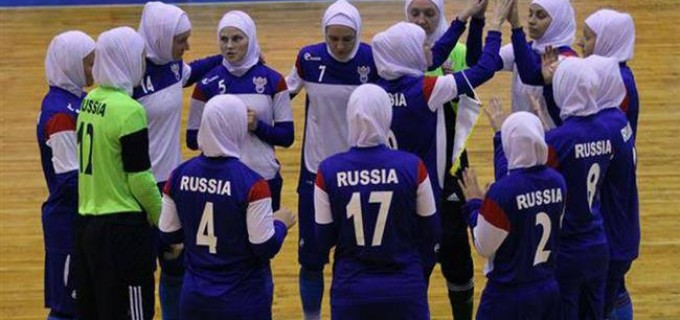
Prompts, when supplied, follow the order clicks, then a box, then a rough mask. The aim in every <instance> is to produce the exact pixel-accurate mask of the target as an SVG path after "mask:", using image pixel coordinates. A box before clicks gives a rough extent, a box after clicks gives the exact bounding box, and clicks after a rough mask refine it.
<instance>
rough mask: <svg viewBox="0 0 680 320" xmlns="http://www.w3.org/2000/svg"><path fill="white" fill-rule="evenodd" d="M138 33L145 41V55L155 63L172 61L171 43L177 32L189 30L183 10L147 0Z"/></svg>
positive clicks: (187, 20)
mask: <svg viewBox="0 0 680 320" xmlns="http://www.w3.org/2000/svg"><path fill="white" fill-rule="evenodd" d="M138 30H139V34H140V35H141V36H142V38H144V41H145V42H146V56H147V57H148V58H149V59H151V61H153V63H155V64H157V65H164V64H166V63H169V62H170V61H173V60H174V59H173V57H172V44H173V42H174V37H175V36H176V35H178V34H181V33H184V32H187V31H189V30H191V22H190V21H189V17H188V16H187V14H186V13H185V12H184V10H182V9H180V8H178V7H176V6H174V5H170V4H165V3H163V2H158V1H154V2H147V3H146V5H144V10H143V11H142V21H141V22H140V23H139V29H138Z"/></svg>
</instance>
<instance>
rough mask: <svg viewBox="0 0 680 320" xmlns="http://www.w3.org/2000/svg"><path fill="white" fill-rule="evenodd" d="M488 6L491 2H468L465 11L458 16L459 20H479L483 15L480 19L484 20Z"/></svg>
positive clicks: (471, 0)
mask: <svg viewBox="0 0 680 320" xmlns="http://www.w3.org/2000/svg"><path fill="white" fill-rule="evenodd" d="M488 4H489V0H468V3H467V6H465V9H463V11H461V12H460V13H459V14H458V20H460V21H467V19H468V18H470V17H472V16H474V17H475V18H479V15H481V18H479V19H484V13H485V12H486V7H487V5H488Z"/></svg>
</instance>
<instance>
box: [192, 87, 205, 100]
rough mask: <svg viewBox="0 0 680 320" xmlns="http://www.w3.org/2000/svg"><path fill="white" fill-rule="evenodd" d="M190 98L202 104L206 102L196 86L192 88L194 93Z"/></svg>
mask: <svg viewBox="0 0 680 320" xmlns="http://www.w3.org/2000/svg"><path fill="white" fill-rule="evenodd" d="M191 98H192V99H196V100H198V101H203V102H206V101H207V100H208V99H206V98H205V94H204V93H203V91H202V90H201V89H200V88H199V87H198V86H195V87H194V93H192V94H191Z"/></svg>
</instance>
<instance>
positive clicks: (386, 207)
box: [346, 191, 392, 247]
mask: <svg viewBox="0 0 680 320" xmlns="http://www.w3.org/2000/svg"><path fill="white" fill-rule="evenodd" d="M368 202H369V203H379V204H380V209H378V220H377V221H376V222H375V230H374V231H373V241H371V246H373V247H376V246H379V245H381V244H382V238H383V233H385V222H387V214H388V213H389V212H390V203H392V191H373V192H371V193H370V195H369V197H368ZM346 211H347V219H350V218H354V219H353V220H354V235H355V236H356V239H357V245H358V246H360V247H363V246H365V245H366V240H365V239H364V220H363V217H362V212H361V211H362V210H361V194H360V193H359V192H354V193H352V198H351V199H350V200H349V203H348V204H347V207H346Z"/></svg>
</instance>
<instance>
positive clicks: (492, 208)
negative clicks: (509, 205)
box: [479, 198, 510, 232]
mask: <svg viewBox="0 0 680 320" xmlns="http://www.w3.org/2000/svg"><path fill="white" fill-rule="evenodd" d="M479 212H480V213H481V214H482V216H483V217H484V219H485V220H486V221H487V222H489V223H490V224H492V225H493V226H494V227H496V228H499V229H503V230H505V231H507V232H510V220H508V215H506V214H505V211H503V208H501V207H500V206H499V205H498V204H497V203H496V201H493V200H492V199H490V198H484V201H483V202H482V208H481V209H480V210H479Z"/></svg>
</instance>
